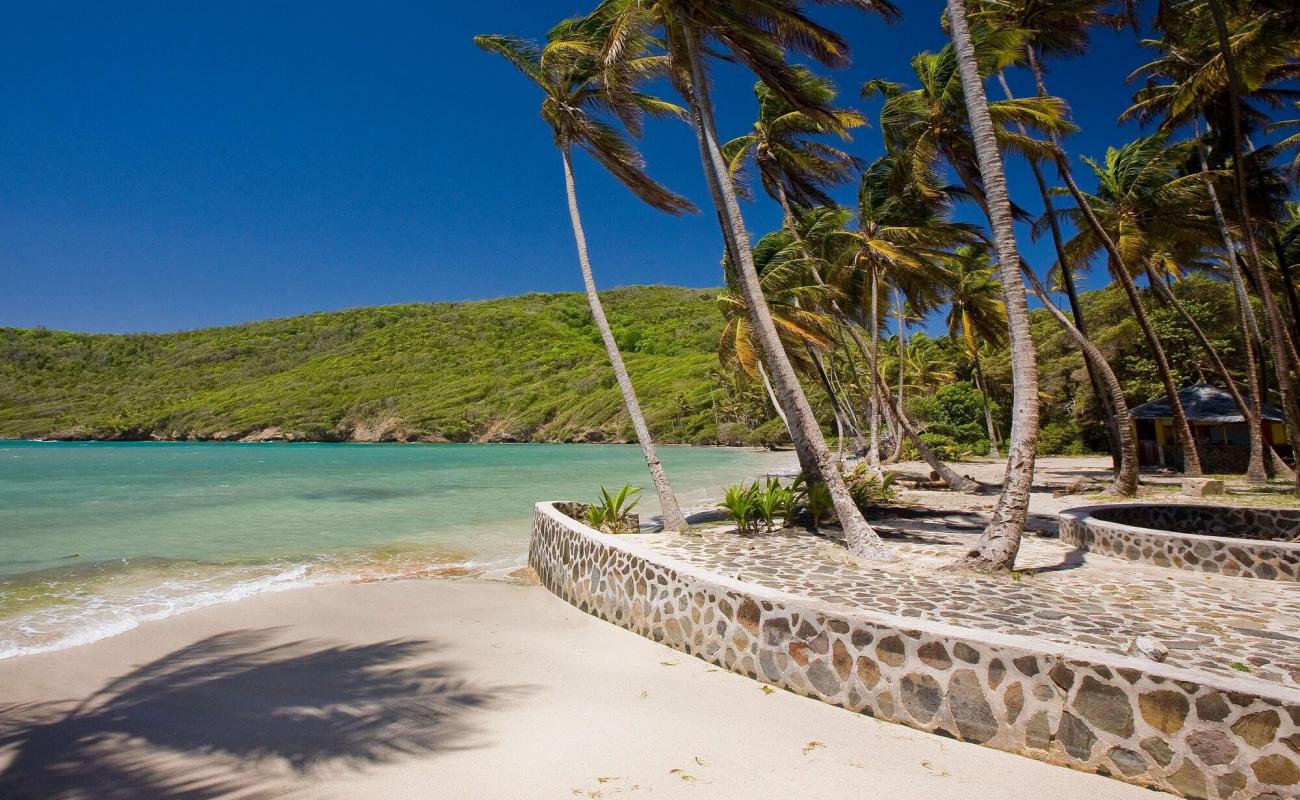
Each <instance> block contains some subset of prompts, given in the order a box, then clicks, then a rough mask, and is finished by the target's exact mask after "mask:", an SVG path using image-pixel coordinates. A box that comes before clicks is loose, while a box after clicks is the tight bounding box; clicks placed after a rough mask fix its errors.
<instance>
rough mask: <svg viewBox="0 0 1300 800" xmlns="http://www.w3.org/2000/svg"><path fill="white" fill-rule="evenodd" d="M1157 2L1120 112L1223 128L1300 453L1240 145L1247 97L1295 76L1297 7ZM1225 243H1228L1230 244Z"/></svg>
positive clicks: (1291, 363)
mask: <svg viewBox="0 0 1300 800" xmlns="http://www.w3.org/2000/svg"><path fill="white" fill-rule="evenodd" d="M1159 5H1160V12H1161V13H1160V14H1159V15H1158V16H1157V22H1158V23H1159V24H1160V26H1161V27H1162V28H1163V29H1164V32H1165V41H1156V42H1147V44H1149V45H1151V46H1154V47H1157V48H1159V49H1161V50H1163V51H1164V55H1163V56H1162V57H1161V58H1158V59H1156V60H1155V61H1153V62H1152V63H1150V64H1147V65H1145V66H1144V67H1142V68H1140V69H1139V70H1138V71H1137V72H1135V73H1134V74H1135V75H1147V76H1148V77H1149V83H1148V85H1147V86H1146V87H1144V88H1143V89H1142V90H1140V91H1138V92H1137V93H1136V94H1135V95H1134V105H1133V107H1132V108H1130V109H1129V110H1128V111H1126V112H1125V116H1136V117H1139V118H1142V119H1161V120H1162V121H1161V127H1162V128H1163V129H1166V130H1169V129H1172V128H1174V127H1177V126H1178V125H1180V124H1182V123H1185V122H1187V121H1188V119H1189V117H1191V116H1193V115H1195V114H1198V113H1204V114H1205V115H1206V117H1207V120H1208V121H1210V124H1211V127H1212V129H1215V130H1217V131H1219V132H1220V134H1221V135H1222V133H1223V132H1224V131H1226V132H1227V136H1226V137H1224V138H1226V139H1227V140H1228V141H1229V143H1230V149H1231V153H1232V172H1233V178H1234V186H1233V188H1234V190H1235V195H1236V205H1237V214H1238V216H1239V218H1240V225H1239V231H1240V234H1241V237H1242V240H1243V242H1244V244H1245V248H1244V252H1243V256H1244V258H1243V261H1244V263H1245V266H1246V271H1247V272H1248V273H1249V274H1250V277H1251V279H1252V281H1253V283H1254V285H1255V289H1256V291H1257V292H1258V294H1259V297H1260V300H1261V301H1262V302H1263V306H1264V317H1265V321H1266V322H1267V324H1268V329H1269V334H1270V335H1269V341H1268V344H1269V347H1270V348H1271V350H1272V356H1273V367H1274V370H1275V371H1276V373H1277V378H1278V386H1279V391H1280V392H1281V395H1282V406H1283V410H1284V411H1285V414H1286V418H1287V422H1288V425H1287V429H1288V431H1289V433H1290V435H1291V443H1292V448H1293V449H1295V450H1296V451H1297V452H1300V398H1297V396H1296V392H1295V389H1294V386H1295V382H1296V381H1297V379H1300V354H1298V353H1297V351H1296V342H1295V340H1294V339H1293V338H1292V336H1291V332H1290V330H1289V329H1288V328H1287V326H1286V324H1285V320H1284V318H1283V316H1282V312H1281V309H1280V308H1279V307H1278V304H1277V300H1276V298H1275V297H1274V294H1273V289H1272V286H1271V285H1270V283H1269V281H1268V276H1267V275H1266V274H1265V272H1264V267H1263V261H1262V258H1261V257H1260V253H1259V247H1258V244H1257V236H1256V232H1255V224H1254V221H1253V220H1252V215H1251V207H1252V204H1251V196H1250V191H1249V181H1248V180H1247V176H1246V162H1247V157H1246V149H1245V121H1246V120H1247V119H1250V120H1251V121H1255V122H1258V121H1260V120H1261V119H1263V115H1262V114H1260V113H1259V112H1258V111H1256V110H1254V109H1253V108H1251V107H1250V105H1249V104H1248V103H1247V102H1246V101H1247V98H1248V96H1249V97H1254V98H1256V99H1262V100H1264V101H1265V102H1269V103H1271V104H1273V105H1274V106H1277V105H1280V102H1281V100H1282V99H1283V98H1286V97H1288V94H1287V92H1286V90H1285V89H1282V88H1279V87H1276V86H1275V85H1274V84H1276V83H1277V82H1279V81H1284V80H1287V79H1288V78H1293V77H1294V76H1295V74H1296V70H1297V66H1296V63H1295V61H1294V57H1293V56H1294V52H1295V25H1294V24H1292V23H1294V16H1295V10H1294V6H1293V5H1291V4H1287V3H1271V2H1270V3H1261V2H1256V3H1245V4H1234V5H1239V7H1237V8H1233V9H1231V10H1233V11H1236V12H1238V13H1235V14H1234V15H1233V16H1232V17H1231V19H1229V17H1228V15H1227V14H1226V13H1225V8H1224V4H1223V3H1222V2H1221V0H1203V2H1201V1H1198V0H1193V1H1192V2H1185V3H1181V4H1179V5H1177V6H1175V5H1174V4H1172V3H1166V2H1161V3H1160V4H1159ZM1216 199H1217V198H1216ZM1227 247H1228V248H1229V249H1231V248H1232V245H1231V243H1228V244H1227ZM1234 258H1235V255H1234ZM1238 294H1239V299H1238V303H1239V305H1242V314H1243V317H1247V316H1248V315H1249V313H1250V312H1249V308H1248V305H1247V304H1243V303H1242V298H1241V295H1242V294H1244V291H1243V290H1240V289H1239V290H1238ZM1258 396H1259V395H1258V393H1257V394H1256V397H1258ZM1243 410H1244V409H1243ZM1296 493H1297V495H1300V471H1297V473H1296Z"/></svg>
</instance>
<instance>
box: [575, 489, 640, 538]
mask: <svg viewBox="0 0 1300 800" xmlns="http://www.w3.org/2000/svg"><path fill="white" fill-rule="evenodd" d="M640 493H641V490H640V489H637V488H633V487H632V486H631V485H630V484H626V483H625V484H623V488H622V489H619V490H618V493H617V494H612V495H611V494H610V493H609V490H608V489H606V488H605V487H604V486H602V487H600V499H599V500H597V501H596V502H595V503H592V504H591V505H590V506H588V507H587V524H588V525H590V526H591V527H593V528H595V529H596V530H599V531H604V532H605V533H628V532H630V531H631V530H632V529H633V523H632V509H634V508H636V506H637V503H640V502H641V498H639V497H637V495H638V494H640Z"/></svg>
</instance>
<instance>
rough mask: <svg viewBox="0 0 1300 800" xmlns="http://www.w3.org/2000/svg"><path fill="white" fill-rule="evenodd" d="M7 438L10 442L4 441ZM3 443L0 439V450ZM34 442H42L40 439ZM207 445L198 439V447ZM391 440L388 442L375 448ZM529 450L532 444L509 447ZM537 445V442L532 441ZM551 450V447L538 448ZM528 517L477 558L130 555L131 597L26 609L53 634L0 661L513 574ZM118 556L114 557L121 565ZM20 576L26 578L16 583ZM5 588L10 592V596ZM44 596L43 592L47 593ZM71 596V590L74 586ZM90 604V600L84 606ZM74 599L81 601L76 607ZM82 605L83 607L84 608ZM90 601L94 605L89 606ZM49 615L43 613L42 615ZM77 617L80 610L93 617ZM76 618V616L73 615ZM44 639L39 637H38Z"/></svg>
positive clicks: (696, 503) (651, 506) (649, 501)
mask: <svg viewBox="0 0 1300 800" xmlns="http://www.w3.org/2000/svg"><path fill="white" fill-rule="evenodd" d="M5 441H14V440H5ZM3 444H4V442H3V441H0V447H2V446H3ZM40 444H46V443H44V442H42V443H40ZM48 444H56V445H68V444H92V445H93V444H100V442H49V443H48ZM103 444H124V443H123V442H103ZM141 444H158V445H169V444H178V445H183V444H200V443H197V442H195V443H191V442H141ZM203 444H206V443H203ZM212 444H222V445H231V444H277V445H278V444H316V443H305V442H302V443H299V442H292V443H290V442H258V443H253V442H213V443H212ZM320 444H372V443H359V442H358V443H351V442H347V443H333V442H326V443H320ZM383 444H397V443H383ZM517 444H533V443H517ZM537 444H542V443H537ZM547 444H553V443H547ZM668 447H672V448H679V447H680V448H692V449H715V450H716V449H726V450H735V451H741V452H747V453H752V454H754V455H755V456H758V457H761V458H763V459H764V461H765V462H767V461H768V460H769V459H771V460H779V461H781V462H782V463H781V464H779V465H777V464H773V463H765V464H760V465H755V466H756V468H757V469H756V471H754V472H753V473H751V474H749V475H748V476H747V477H746V478H744V480H754V479H759V478H761V477H762V476H764V475H773V474H777V475H783V476H784V475H789V474H793V473H792V472H791V470H793V471H794V472H797V465H793V462H794V453H793V451H789V452H784V453H773V452H771V451H767V450H764V449H757V448H730V447H726V448H724V447H713V446H707V447H704V448H702V447H701V446H698V445H668ZM701 492H707V493H708V494H707V496H706V497H705V498H704V499H702V500H701V499H696V497H694V496H693V495H698V494H699V493H701ZM643 496H645V499H646V502H645V503H644V504H643V507H644V508H647V510H651V513H649V514H647V515H646V517H647V518H653V517H655V516H657V514H658V510H657V500H656V498H655V497H654V495H653V492H650V493H649V494H645V495H643ZM679 496H681V497H682V498H683V500H684V502H683V508H684V510H685V513H687V514H688V515H695V514H701V513H707V512H711V511H715V510H716V502H717V501H718V500H719V499H720V498H721V494H720V493H719V492H718V491H717V489H716V487H694V488H687V487H683V490H682V491H680V492H679ZM530 520H531V504H530V507H529V516H521V517H520V520H519V521H518V528H519V547H518V549H517V551H515V552H511V553H506V554H500V555H496V554H491V555H490V554H484V553H468V552H459V549H458V548H451V547H449V546H448V545H444V544H442V543H430V544H424V545H410V546H409V549H408V547H407V546H406V545H403V544H402V543H401V542H387V543H380V544H375V545H373V546H367V547H364V548H359V549H356V550H352V551H344V552H339V553H332V554H327V553H322V554H318V555H316V556H313V557H303V558H301V559H289V560H285V561H277V560H269V561H266V562H249V563H241V562H238V561H234V562H230V563H211V562H204V561H201V560H200V561H189V560H184V559H180V560H176V559H173V560H167V559H163V560H153V559H147V558H144V557H135V558H132V559H130V561H131V563H132V564H135V562H139V564H138V565H135V566H134V567H133V569H134V570H136V572H132V571H131V569H132V568H128V569H127V570H126V571H124V572H123V573H122V574H119V575H116V576H115V575H108V576H106V577H105V578H104V580H105V581H108V582H111V581H113V580H115V579H121V580H123V581H126V582H128V588H129V589H130V590H131V591H133V592H135V594H129V595H124V594H114V593H113V591H112V589H113V588H115V587H114V585H113V584H111V583H108V584H105V585H101V586H99V587H97V588H98V589H102V590H104V591H101V592H100V593H98V594H92V595H89V598H90V600H89V601H88V600H87V597H86V596H81V595H78V596H77V599H76V601H75V602H72V601H69V600H66V599H61V600H58V601H55V602H51V603H48V604H46V605H43V606H36V605H34V606H32V607H31V608H30V609H26V610H23V611H18V612H15V613H14V614H12V615H9V616H6V617H5V618H0V623H3V624H8V625H10V626H11V627H12V626H16V625H27V626H29V627H30V626H35V629H37V630H40V629H41V628H43V627H45V626H49V627H50V628H52V629H53V630H52V631H51V632H50V633H49V634H48V638H46V639H44V640H41V641H31V642H25V641H23V640H22V639H21V638H18V639H14V640H6V641H2V642H0V663H5V662H9V661H13V660H21V659H24V658H27V657H30V656H35V655H41V654H47V653H57V652H68V651H75V650H78V649H80V648H83V647H86V646H87V645H92V644H95V643H97V642H101V641H104V640H107V639H114V638H117V637H119V636H122V635H123V634H126V633H129V632H131V631H134V630H138V629H140V628H142V627H148V626H151V625H154V624H157V623H159V622H165V621H166V620H169V619H174V618H176V617H183V616H187V615H190V614H193V613H195V612H197V611H202V610H205V609H209V608H213V607H218V606H230V607H238V606H239V605H240V604H242V603H245V602H248V601H249V600H252V599H255V598H257V597H261V596H263V595H267V594H281V593H285V592H293V591H298V590H306V589H312V588H315V587H320V586H329V585H337V584H365V583H385V582H395V581H401V580H407V579H415V580H419V579H436V578H440V577H448V576H450V577H468V576H483V575H490V574H493V573H502V574H504V573H508V572H510V571H512V570H514V569H517V568H519V567H521V566H524V565H525V564H526V562H527V553H528V529H529V526H530ZM512 527H513V526H512V525H510V524H509V523H500V524H498V525H497V526H496V528H493V529H494V530H496V529H501V530H505V529H510V528H512ZM439 555H447V556H451V557H449V558H446V559H440V558H438V556H439ZM127 561H128V560H127V559H125V558H123V559H121V562H122V563H123V564H126V563H127ZM117 563H118V559H110V560H108V561H104V562H81V563H79V564H78V566H80V567H85V568H88V570H90V571H92V572H93V570H94V569H95V568H96V567H97V566H99V565H103V566H116V565H117ZM178 566H179V567H184V568H188V569H189V570H190V572H189V573H187V574H186V575H185V576H184V577H182V578H181V579H180V580H181V581H182V582H183V583H184V586H182V587H181V589H183V591H177V592H174V593H173V594H171V595H165V596H160V597H159V596H154V594H153V593H152V589H150V587H148V586H143V587H142V586H141V585H138V584H136V585H131V584H130V580H131V578H132V577H133V576H136V575H138V574H142V573H143V574H150V571H152V572H153V573H156V574H154V582H155V583H154V585H155V586H158V585H168V584H174V583H175V582H176V581H177V580H178V579H177V577H176V576H174V575H170V574H168V572H167V571H168V570H169V569H172V568H174V567H178ZM31 576H36V577H37V578H39V580H33V579H32V577H31ZM24 579H27V582H26V583H24ZM51 580H57V578H56V577H53V576H41V574H40V572H32V573H17V574H14V575H9V576H2V577H0V586H2V585H3V584H4V583H6V582H9V583H10V584H11V585H12V586H16V587H18V588H17V591H19V592H21V591H24V590H26V589H28V588H29V584H30V585H51V584H46V581H51ZM11 591H12V590H11ZM47 591H48V590H47ZM79 591H80V590H79ZM90 601H93V602H90ZM78 602H80V603H82V605H77V603H78ZM87 602H90V605H86V603H87ZM96 603H97V604H98V606H96ZM87 608H95V609H96V611H95V612H88V611H86V609H87ZM47 611H48V612H51V613H50V614H48V615H47V614H45V612H47ZM92 613H93V615H92V616H85V615H84V614H92ZM78 615H81V616H78ZM66 620H74V622H73V623H72V624H73V627H69V628H67V629H66V630H64V629H61V627H62V626H63V625H64V624H67V623H66ZM38 635H44V634H38Z"/></svg>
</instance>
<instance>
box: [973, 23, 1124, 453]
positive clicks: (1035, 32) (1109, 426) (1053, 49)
mask: <svg viewBox="0 0 1300 800" xmlns="http://www.w3.org/2000/svg"><path fill="white" fill-rule="evenodd" d="M1109 5H1111V3H1110V2H1109V0H981V2H979V3H978V5H977V6H976V8H975V9H973V11H972V19H977V20H978V22H979V23H980V24H982V25H987V26H988V27H990V28H995V29H1008V30H1016V31H1021V32H1023V35H1024V50H1025V52H1024V55H1025V60H1026V63H1028V64H1030V65H1031V71H1032V72H1033V75H1034V78H1035V82H1036V84H1037V88H1038V96H1039V97H1042V98H1045V97H1049V96H1050V95H1049V93H1048V91H1047V87H1046V85H1045V84H1044V82H1043V70H1042V67H1041V64H1042V58H1043V57H1044V56H1050V57H1064V56H1078V55H1083V54H1084V53H1086V52H1087V50H1088V45H1089V40H1090V33H1091V30H1092V28H1094V27H1096V26H1098V25H1108V26H1112V27H1113V26H1116V25H1118V24H1121V23H1122V21H1123V18H1122V17H1121V16H1119V15H1115V14H1110V13H1107V11H1106V9H1107V7H1108V6H1109ZM998 81H999V83H1000V84H1001V86H1002V90H1003V92H1004V93H1005V95H1006V98H1007V99H1008V100H1010V99H1013V98H1014V97H1015V95H1014V94H1013V93H1012V91H1011V87H1010V86H1009V85H1008V84H1007V82H1006V78H1005V77H1004V74H1003V72H1001V71H1000V72H998ZM1019 131H1020V133H1022V134H1025V133H1026V131H1025V130H1024V128H1023V126H1019ZM1051 139H1052V141H1053V143H1054V144H1056V145H1057V146H1058V148H1059V146H1060V142H1059V140H1058V139H1057V138H1056V137H1055V136H1052V137H1051ZM1057 155H1059V153H1058V154H1057ZM1028 163H1029V169H1030V172H1031V173H1032V174H1033V176H1034V183H1035V185H1037V187H1038V194H1039V197H1040V199H1041V200H1042V203H1043V214H1044V218H1045V219H1047V220H1048V223H1049V226H1050V230H1051V234H1052V244H1053V246H1054V247H1055V249H1056V253H1057V268H1056V271H1055V275H1056V276H1057V278H1058V279H1059V280H1060V284H1061V287H1062V288H1063V289H1064V290H1065V295H1066V298H1067V300H1068V301H1069V306H1070V315H1071V316H1072V317H1073V324H1074V326H1075V328H1077V329H1078V331H1079V332H1080V333H1082V334H1083V335H1084V336H1085V337H1087V336H1088V324H1087V320H1086V319H1084V316H1083V307H1082V305H1080V303H1079V293H1078V287H1077V286H1075V282H1074V268H1073V265H1072V264H1070V263H1068V261H1067V259H1066V258H1065V253H1064V249H1063V244H1064V237H1063V235H1062V233H1061V230H1060V226H1059V224H1058V223H1057V220H1056V215H1055V213H1054V211H1055V209H1054V207H1053V205H1054V204H1053V200H1052V194H1051V191H1050V189H1049V187H1048V184H1047V180H1046V178H1045V177H1044V176H1043V170H1042V168H1041V166H1040V165H1039V163H1038V161H1037V160H1034V159H1030V160H1029V162H1028ZM1098 352H1099V351H1098ZM1084 367H1085V368H1086V369H1087V371H1088V380H1089V382H1090V383H1091V384H1092V387H1093V392H1094V393H1095V395H1096V397H1097V399H1098V401H1099V402H1100V404H1101V407H1102V410H1103V412H1104V413H1105V415H1106V420H1107V421H1106V432H1107V437H1108V438H1109V440H1110V444H1111V455H1112V458H1113V460H1114V465H1115V469H1116V471H1117V472H1118V470H1119V469H1120V466H1121V461H1122V458H1123V454H1122V452H1121V448H1120V441H1119V439H1120V432H1119V431H1118V430H1117V428H1118V427H1121V426H1126V425H1128V421H1127V420H1124V419H1119V418H1118V417H1117V415H1116V414H1115V411H1114V401H1113V400H1112V399H1111V398H1110V396H1109V393H1108V391H1106V387H1105V382H1104V380H1103V378H1102V376H1101V373H1102V372H1103V371H1104V368H1103V367H1102V366H1101V365H1098V364H1095V363H1094V362H1093V360H1092V359H1091V358H1085V359H1084Z"/></svg>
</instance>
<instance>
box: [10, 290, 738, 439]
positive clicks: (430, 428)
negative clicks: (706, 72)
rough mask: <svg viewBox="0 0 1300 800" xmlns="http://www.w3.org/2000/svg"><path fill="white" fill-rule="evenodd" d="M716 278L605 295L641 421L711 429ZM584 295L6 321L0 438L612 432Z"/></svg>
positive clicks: (627, 433) (613, 418)
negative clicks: (154, 318) (151, 319)
mask: <svg viewBox="0 0 1300 800" xmlns="http://www.w3.org/2000/svg"><path fill="white" fill-rule="evenodd" d="M715 295H716V292H715V291H713V290H697V289H682V288H677V287H663V286H653V287H650V286H635V287H628V288H624V289H616V290H613V291H610V292H607V293H605V294H604V299H605V303H606V310H607V312H608V314H609V317H610V321H611V323H612V325H613V327H614V331H615V334H616V336H617V337H618V339H619V343H620V345H621V347H622V349H623V352H624V354H625V356H626V358H627V361H628V367H629V370H630V371H631V373H632V376H633V380H634V382H635V383H636V385H637V389H638V392H639V394H640V397H641V402H642V404H643V405H644V407H645V411H646V415H647V417H648V419H649V421H650V426H651V429H652V430H653V431H655V432H656V434H657V435H658V436H659V437H660V438H662V439H663V440H665V441H692V440H695V439H697V438H707V437H708V436H710V435H711V431H712V429H713V416H712V413H711V409H710V400H709V393H710V383H709V378H708V374H709V371H710V370H711V369H712V368H713V367H714V366H715V365H716V363H717V358H716V355H715V353H716V347H717V341H718V335H719V332H720V329H721V325H722V321H721V318H720V316H719V314H718V310H717V303H716V302H715V300H714V297H715ZM631 436H632V431H631V426H630V424H628V422H627V418H626V415H625V414H624V413H623V407H622V403H621V400H620V398H619V394H618V389H617V387H616V386H615V384H614V377H613V374H612V372H611V371H610V368H609V363H608V361H607V360H606V356H605V351H604V348H603V347H602V346H601V344H600V338H599V335H598V334H597V332H596V329H595V327H594V326H593V325H592V324H591V320H590V315H589V313H588V311H587V305H586V301H585V298H584V297H583V296H582V295H580V294H576V293H574V294H530V295H523V296H520V297H511V298H505V299H500V300H484V301H477V302H465V303H431V304H410V305H400V306H381V307H375V308H359V309H353V310H349V311H337V312H330V313H321V314H308V315H306V316H301V317H292V318H289V319H278V320H268V321H265V322H254V323H248V324H244V325H235V326H230V327H223V328H208V329H203V330H195V331H186V332H183V333H168V334H128V335H116V334H79V333H64V332H59V331H48V330H42V329H35V330H27V329H18V328H0V437H7V438H14V437H22V438H54V439H185V440H255V441H266V440H316V441H366V442H373V441H621V440H627V439H629V438H630V437H631Z"/></svg>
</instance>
